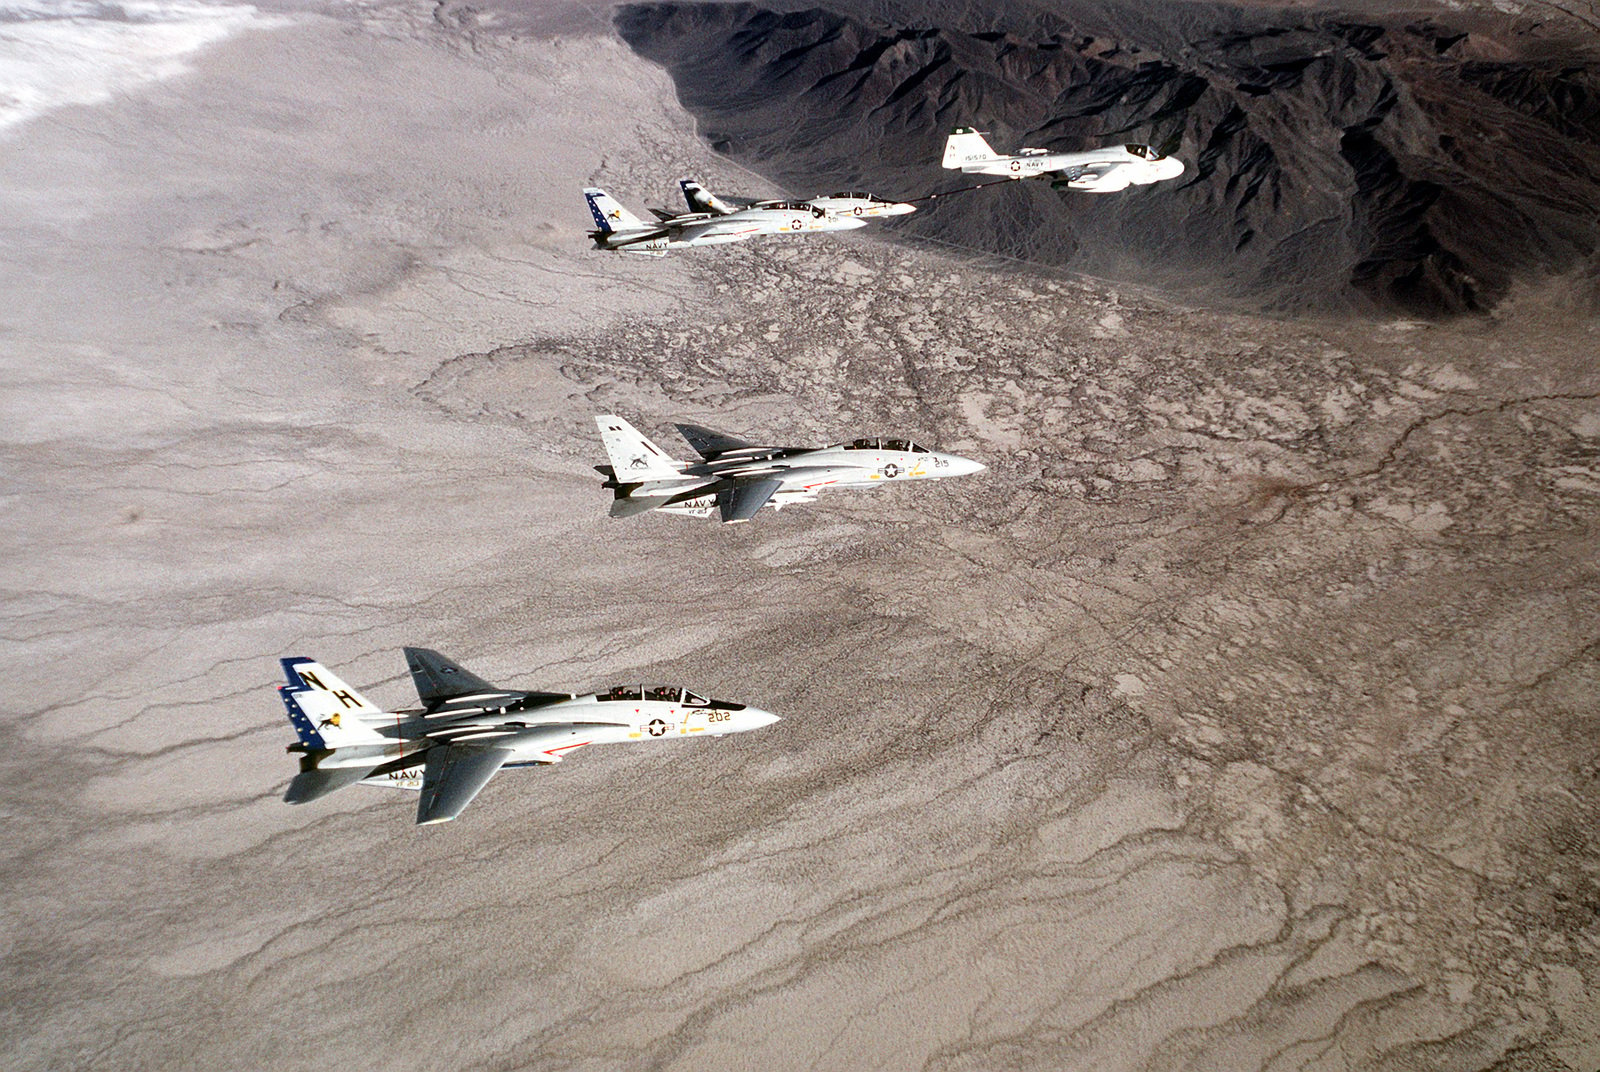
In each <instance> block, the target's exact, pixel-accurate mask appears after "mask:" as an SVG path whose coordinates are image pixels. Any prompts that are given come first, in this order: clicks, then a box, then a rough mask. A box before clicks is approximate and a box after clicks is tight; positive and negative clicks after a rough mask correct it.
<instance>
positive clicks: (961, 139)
mask: <svg viewBox="0 0 1600 1072" xmlns="http://www.w3.org/2000/svg"><path fill="white" fill-rule="evenodd" d="M998 157H999V154H998V153H996V152H995V151H994V150H993V149H992V148H990V146H989V143H988V142H987V141H985V140H984V137H983V135H982V134H979V133H978V132H977V131H976V130H974V129H972V128H971V127H957V128H956V129H955V130H953V131H951V132H950V136H949V137H948V138H946V139H945V143H944V161H943V165H944V166H945V167H947V168H956V169H959V168H960V167H961V166H962V165H964V164H976V163H980V162H982V161H984V160H995V159H998Z"/></svg>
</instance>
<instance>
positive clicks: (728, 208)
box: [678, 179, 917, 220]
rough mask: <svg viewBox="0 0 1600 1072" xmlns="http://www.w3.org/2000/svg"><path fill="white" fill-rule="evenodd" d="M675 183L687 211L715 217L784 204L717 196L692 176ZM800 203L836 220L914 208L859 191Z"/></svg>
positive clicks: (895, 213) (874, 216) (867, 217)
mask: <svg viewBox="0 0 1600 1072" xmlns="http://www.w3.org/2000/svg"><path fill="white" fill-rule="evenodd" d="M678 186H679V187H680V188H681V189H682V190H683V199H684V200H685V201H687V202H688V203H689V211H691V212H709V213H713V214H715V215H718V216H727V215H731V214H732V213H735V212H740V211H742V210H744V209H750V208H773V207H776V206H779V205H783V204H785V203H786V202H782V201H748V200H745V199H744V198H737V197H728V198H724V197H718V196H717V195H716V194H714V193H712V192H711V191H710V190H707V189H706V188H705V187H704V186H701V185H700V183H699V182H697V181H696V180H694V179H679V180H678ZM803 203H804V204H806V205H809V206H811V208H813V209H821V210H822V211H823V212H825V213H827V215H828V216H830V217H833V218H836V219H858V220H871V219H881V218H883V217H885V216H904V215H907V214H909V213H912V212H915V211H917V206H916V205H913V204H910V203H908V202H905V201H885V200H884V199H883V198H881V197H876V196H874V195H872V194H869V193H863V192H859V191H851V192H849V193H838V194H825V195H824V194H819V195H817V196H816V197H808V198H806V199H805V201H804V202H803Z"/></svg>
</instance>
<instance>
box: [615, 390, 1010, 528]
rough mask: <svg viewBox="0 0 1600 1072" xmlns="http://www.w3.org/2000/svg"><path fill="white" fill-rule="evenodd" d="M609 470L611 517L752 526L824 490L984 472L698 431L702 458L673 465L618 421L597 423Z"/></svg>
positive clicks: (902, 446) (927, 457)
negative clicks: (678, 517) (660, 516)
mask: <svg viewBox="0 0 1600 1072" xmlns="http://www.w3.org/2000/svg"><path fill="white" fill-rule="evenodd" d="M594 420H595V424H597V425H598V426H599V428H600V438H601V439H602V440H603V441H604V443H605V447H606V455H607V456H608V457H609V458H610V459H611V464H610V465H597V466H595V468H596V469H597V470H598V471H599V472H600V473H601V474H602V475H604V476H605V477H606V482H605V485H604V486H605V487H607V488H611V489H612V490H613V491H615V493H616V499H615V501H613V502H612V504H611V516H612V517H632V516H633V515H634V514H642V513H645V512H646V511H648V510H664V511H666V512H667V513H671V514H688V515H690V516H693V517H710V516H711V515H713V514H717V515H720V516H721V518H722V520H723V522H724V523H728V522H734V521H748V520H750V519H751V518H752V517H754V516H755V515H756V512H757V511H758V510H760V509H761V508H762V507H763V506H766V505H767V504H769V503H770V504H771V505H772V508H773V509H775V510H776V509H781V508H782V507H784V506H789V505H792V504H794V503H803V502H813V501H815V499H816V497H817V492H819V491H821V490H822V489H823V488H873V487H882V486H883V485H885V484H898V483H900V482H901V481H905V480H936V479H938V478H940V477H947V476H965V475H966V474H968V473H976V472H980V471H981V470H983V469H984V468H985V467H984V466H983V465H982V464H981V463H979V462H975V461H971V460H970V459H967V458H960V457H957V456H956V455H954V454H938V453H935V452H934V451H931V450H929V449H928V448H927V447H922V446H918V445H917V444H915V443H913V442H911V441H910V440H908V439H881V438H878V437H870V438H864V439H857V440H853V441H851V442H849V443H835V444H833V445H832V446H829V447H767V446H759V445H757V444H755V443H747V442H745V441H744V440H742V439H735V438H734V437H732V436H728V435H723V434H722V433H721V432H714V431H712V430H711V429H709V428H702V427H700V426H699V425H695V424H680V425H678V426H677V428H678V431H679V432H680V433H682V435H683V438H685V439H687V440H688V441H689V445H690V446H692V447H693V448H694V449H695V450H696V451H697V452H698V453H699V455H700V460H699V461H692V462H680V461H674V460H673V459H672V458H670V457H669V456H668V455H667V453H666V452H665V451H663V450H662V449H661V448H660V447H658V446H656V445H655V444H654V443H652V442H650V440H648V439H646V438H645V437H644V436H643V435H641V434H640V433H639V430H638V429H636V428H634V427H633V425H631V424H629V423H628V422H627V421H625V420H623V419H622V418H621V417H618V416H616V415H615V414H606V415H604V416H599V417H596V418H595V419H594Z"/></svg>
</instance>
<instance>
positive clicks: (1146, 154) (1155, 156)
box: [1123, 145, 1165, 160]
mask: <svg viewBox="0 0 1600 1072" xmlns="http://www.w3.org/2000/svg"><path fill="white" fill-rule="evenodd" d="M1123 148H1124V149H1126V150H1128V152H1130V153H1132V154H1133V155H1134V156H1137V157H1139V158H1140V159H1141V160H1162V159H1165V158H1164V157H1163V156H1162V155H1161V154H1160V153H1158V152H1156V151H1155V150H1154V149H1152V148H1151V147H1150V146H1148V145H1124V146H1123Z"/></svg>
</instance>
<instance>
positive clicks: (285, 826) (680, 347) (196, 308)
mask: <svg viewBox="0 0 1600 1072" xmlns="http://www.w3.org/2000/svg"><path fill="white" fill-rule="evenodd" d="M267 16H270V19H268V18H267ZM262 19H263V21H262V23H261V24H260V25H257V24H254V23H251V24H248V25H244V26H243V28H242V29H239V30H238V31H237V32H235V33H233V35H232V36H229V37H227V38H226V39H225V40H219V41H216V42H213V43H211V44H209V45H208V46H206V47H205V48H204V49H202V50H200V51H198V52H195V53H193V54H192V55H190V56H189V57H188V58H187V60H186V63H187V66H188V69H187V71H185V72H183V73H178V74H175V75H173V76H171V77H168V78H165V79H163V80H160V81H155V82H149V83H145V84H141V85H139V86H137V87H134V88H131V89H127V90H125V91H122V92H119V94H118V95H117V96H116V97H115V98H114V99H112V100H110V101H107V102H103V103H90V104H83V105H70V106H64V107H61V108H58V109H56V110H53V111H50V112H48V113H46V114H42V115H40V116H37V117H35V118H31V119H29V120H28V121H26V122H24V123H20V124H17V125H15V126H13V127H10V128H7V129H6V130H4V131H3V132H0V138H4V141H0V251H3V256H0V361H3V363H4V370H5V380H4V387H3V389H0V405H3V411H0V412H3V421H0V451H3V453H0V474H3V483H0V494H3V498H0V504H3V512H0V541H3V543H0V547H3V556H4V562H5V566H6V568H5V570H4V579H3V582H0V593H3V595H0V598H3V618H4V640H3V642H0V650H3V651H4V652H5V655H6V662H7V664H8V666H9V668H10V669H9V675H8V683H7V686H6V688H5V690H4V697H5V699H4V704H3V708H0V734H3V743H4V748H3V751H0V756H3V760H0V763H3V766H0V771H3V781H4V784H5V787H6V790H5V793H4V795H3V804H0V813H3V814H4V816H5V818H6V819H7V820H9V822H8V828H7V835H6V837H5V839H4V841H3V842H0V860H3V864H0V875H3V891H4V897H3V900H0V958H3V959H0V988H3V999H0V1065H3V1066H4V1067H6V1068H13V1069H41V1070H42V1069H67V1068H96V1069H110V1068H117V1069H262V1068H272V1069H279V1070H287V1069H318V1070H327V1069H331V1068H397V1067H404V1068H407V1069H414V1070H418V1072H420V1070H424V1069H483V1070H501V1069H504V1070H511V1069H541V1070H542V1069H552V1070H555V1069H562V1070H567V1069H570V1070H601V1069H663V1070H666V1069H674V1070H689V1069H695V1070H711V1069H750V1068H762V1069H771V1070H775V1072H776V1070H787V1069H857V1068H862V1069H865V1068H872V1069H883V1070H898V1069H949V1070H955V1069H966V1070H979V1069H1037V1070H1053V1069H1093V1070H1096V1072H1111V1070H1123V1069H1126V1070H1149V1072H1155V1070H1178V1069H1193V1070H1213V1069H1215V1070H1256V1069H1260V1070H1272V1072H1286V1070H1290V1069H1299V1070H1335V1069H1395V1070H1400V1069H1408V1070H1409V1069H1500V1070H1506V1072H1535V1070H1540V1072H1543V1070H1562V1069H1568V1070H1571V1072H1594V1070H1595V1069H1597V1068H1600V834H1597V819H1600V733H1597V728H1600V723H1597V716H1600V709H1597V701H1596V695H1597V686H1600V615H1597V613H1596V609H1595V608H1596V596H1597V593H1600V551H1597V547H1600V544H1597V527H1600V367H1597V365H1596V362H1595V354H1596V352H1597V349H1600V330H1597V322H1596V320H1595V319H1594V317H1593V316H1592V315H1591V314H1590V313H1589V312H1588V311H1587V309H1586V308H1583V307H1581V306H1577V307H1575V306H1574V304H1573V303H1572V302H1570V301H1567V300H1566V296H1567V295H1568V294H1569V292H1570V287H1569V286H1568V283H1567V281H1563V280H1553V281H1550V282H1549V283H1547V284H1543V285H1538V286H1535V285H1528V286H1525V287H1523V288H1521V289H1520V290H1519V291H1518V292H1517V293H1515V294H1514V295H1513V296H1512V297H1511V298H1510V299H1508V300H1507V301H1505V302H1503V303H1502V304H1501V305H1500V306H1499V307H1497V309H1496V310H1495V312H1494V313H1492V314H1490V315H1482V316H1474V317H1467V318H1461V319H1456V320H1449V321H1441V322H1423V321H1409V320H1398V319H1393V318H1382V317H1379V318H1366V319H1360V320H1353V319H1352V320H1333V319H1329V320H1315V319H1299V320H1283V319H1269V318H1265V317H1260V316H1255V315H1251V314H1246V313H1232V312H1220V311H1212V310H1206V309H1200V308H1193V307H1188V306H1184V305H1180V304H1175V303H1174V302H1172V301H1171V300H1168V299H1164V298H1162V297H1161V296H1159V295H1158V294H1156V293H1154V292H1144V291H1140V290H1138V289H1136V288H1131V287H1126V286H1119V287H1116V288H1113V287H1112V286H1110V285H1108V284H1104V283H1099V282H1095V281H1093V280H1088V279H1082V278H1077V277H1074V276H1072V275H1070V274H1067V273H1065V272H1061V271H1056V270H1045V269H1040V268H1034V267H1030V266H1028V265H1026V264H1022V263H1019V262H1014V261H1008V260H1002V259H994V258H985V257H982V256H979V255H976V254H971V253H968V252H966V251H963V250H960V249H957V248H950V247H944V246H936V245H932V244H918V243H916V242H913V241H910V240H906V239H896V238H895V237H894V235H893V234H892V232H891V229H887V228H886V229H884V230H883V231H882V232H877V231H862V232H859V233H857V234H854V235H850V236H847V237H835V236H822V237H818V238H815V239H811V240H784V239H775V240H772V241H768V242H764V243H757V242H751V243H747V244H744V245H741V246H731V247H724V248H719V249H708V250H696V251H691V253H689V254H686V255H678V256H672V257H669V258H665V259H662V260H659V261H658V260H650V259H640V260H632V259H627V258H623V257H619V256H614V255H609V254H602V253H599V252H595V251H593V250H590V249H589V248H587V242H586V240H585V238H584V232H585V231H586V230H587V228H588V226H589V220H588V218H587V213H586V211H585V209H584V205H583V202H582V199H581V197H580V196H579V194H578V190H579V188H580V187H582V186H584V185H591V184H593V185H600V186H603V187H605V188H607V189H609V190H611V191H612V192H613V193H615V194H616V195H618V196H619V198H621V199H622V200H623V201H624V202H625V203H627V204H629V205H630V207H634V208H635V209H636V210H637V209H639V208H642V207H643V206H644V205H646V204H660V203H662V201H663V199H664V198H665V197H666V195H667V193H669V192H671V191H673V190H674V189H675V187H674V180H675V179H676V178H677V177H678V176H679V175H685V174H692V175H697V176H699V177H701V178H702V179H704V180H705V181H707V183H708V184H709V185H711V186H712V187H713V188H717V189H727V190H736V191H739V192H743V193H748V194H751V195H773V194H778V193H781V192H782V191H779V190H777V189H776V188H774V187H771V186H770V185H767V184H764V183H763V182H762V180H760V179H759V178H757V177H755V176H753V175H751V174H749V173H746V172H744V171H742V170H740V169H739V168H737V167H735V166H734V165H733V164H731V163H730V162H728V161H727V160H726V159H724V158H721V157H718V156H716V155H714V154H713V153H711V151H710V150H709V149H708V148H706V147H705V146H704V144H703V143H702V142H701V141H700V140H699V139H698V138H697V135H696V129H695V124H694V122H693V120H692V119H691V117H690V116H689V115H688V114H686V113H685V112H684V111H682V110H681V109H680V108H679V106H678V104H677V103H676V98H675V96H674V92H673V86H672V83H671V81H670V80H669V78H668V77H667V75H666V74H665V73H664V72H663V71H662V70H660V69H659V68H657V67H654V66H652V65H651V64H649V63H647V62H645V61H644V60H641V59H639V58H638V57H636V56H635V55H634V54H633V53H632V52H631V51H630V50H629V49H628V48H627V46H626V45H624V44H623V43H622V42H621V41H620V40H619V39H618V38H617V37H616V35H615V33H614V32H613V31H612V30H611V28H610V26H609V23H608V22H607V19H606V17H605V10H604V8H603V7H602V6H600V5H595V6H593V7H592V8H585V7H583V6H580V5H573V6H570V7H561V6H559V5H551V7H550V9H549V10H548V11H547V12H545V17H543V18H539V19H533V20H531V21H530V23H529V24H528V25H527V26H526V27H523V28H520V29H518V30H517V31H516V32H510V31H509V30H508V31H505V32H498V33H497V32H489V30H485V29H480V30H478V31H474V32H466V31H463V30H461V29H460V28H459V27H457V26H455V25H453V24H451V23H450V22H449V20H439V19H435V18H434V14H433V9H432V8H431V7H430V5H427V4H406V3H384V2H374V3H366V4H359V5H327V6H324V5H320V4H281V5H268V7H267V8H266V9H264V14H263V16H262ZM791 192H793V193H800V194H807V193H814V192H818V191H810V190H805V191H791ZM882 192H885V193H899V192H900V191H882ZM606 412H616V413H620V414H623V415H624V416H626V417H628V418H629V419H630V420H632V421H634V422H635V423H636V424H638V425H639V427H640V428H641V430H643V431H644V432H645V433H646V434H647V435H651V436H652V437H654V438H655V439H656V441H657V442H658V443H660V444H661V445H662V446H663V447H666V448H667V449H669V450H674V451H686V450H687V447H686V445H684V444H683V443H682V442H681V440H680V439H678V438H677V436H676V435H675V434H674V433H673V431H672V428H671V424H672V422H673V421H674V420H687V421H694V422H698V423H703V424H708V425H712V426H714V427H718V428H721V429H725V430H727V431H729V432H731V433H734V434H737V435H743V436H746V437H748V438H751V439H755V440H758V441H772V442H782V443H796V444H803V443H824V442H832V441H837V440H840V439H845V438H850V437H852V436H854V435H857V434H884V435H889V434H895V435H907V436H910V437H912V438H915V439H916V440H917V441H918V442H926V443H927V444H929V445H931V446H933V447H935V448H937V449H943V450H949V451H955V452H958V453H961V454H964V455H968V456H971V457H974V458H978V459H980V460H982V461H984V462H986V463H987V464H988V465H989V471H988V472H987V473H984V474H981V475H979V476H976V477H970V478H966V479H963V480H958V481H945V482H938V483H929V484H926V485H922V486H916V487H899V488H890V489H887V490H883V491H878V492H874V493H870V494H869V493H860V494H844V493H839V494H834V495H824V496H823V497H822V499H821V501H819V502H818V503H816V504H814V505H811V506H807V507H796V508H793V509H789V510H785V511H783V512H782V513H774V512H772V511H764V512H763V513H762V515H761V516H759V517H758V518H757V519H756V520H755V521H754V522H753V523H751V524H748V525H742V526H733V527H728V528H721V527H718V526H716V525H713V524H709V523H701V522H697V521H695V520H691V519H684V518H675V517H665V516H646V517H642V518H636V519H631V520H628V521H613V520H610V519H608V518H607V517H606V516H605V515H606V505H607V493H605V492H603V491H602V490H601V489H600V487H599V477H598V476H597V475H596V474H595V473H594V471H593V469H592V466H594V465H595V464H597V463H600V462H602V461H604V456H603V452H602V450H601V448H600V443H599V441H598V437H597V436H596V434H595V431H594V425H593V422H592V415H593V414H595V413H606ZM407 643H412V644H422V645H426V646H429V647H434V648H438V649H440V650H441V651H445V652H448V653H449V654H450V655H452V656H453V657H455V658H457V659H459V660H461V661H462V662H463V663H464V664H465V665H467V666H468V667H470V668H471V669H472V670H474V671H475V672H477V673H479V674H481V675H483V676H484V677H486V678H488V679H489V680H491V681H495V682H497V683H499V684H502V685H505V686H507V687H513V688H528V689H537V688H552V689H562V690H573V691H587V690H589V689H591V688H595V687H603V686H606V685H610V684H613V683H614V682H615V681H638V680H647V681H658V680H661V681H676V682H681V683H682V684H684V685H686V686H688V687H690V688H693V689H696V690H698V691H703V692H706V693H709V694H712V695H717V696H725V697H727V698H730V699H735V700H741V701H745V702H749V703H752V704H756V705H759V706H761V707H763V708H766V709H769V710H772V711H775V712H777V713H779V714H781V715H782V716H784V721H783V722H781V723H779V724H778V725H776V726H774V727H772V728H771V729H768V730H764V731H762V732H761V733H754V734H747V735H742V736H735V737H729V738H727V739H724V740H720V741H715V742H703V743H698V744H684V745H683V746H681V747H678V746H662V747H659V748H649V749H644V748H641V749H632V748H606V749H602V748H595V749H590V750H587V751H586V752H583V753H580V754H578V755H576V756H575V757H573V758H572V759H571V761H569V762H565V763H562V764H560V765H558V766H555V767H552V768H549V769H541V770H533V771H525V772H508V773H506V774H504V775H502V776H501V777H499V778H497V779H496V780H495V781H494V783H493V784H492V785H491V786H490V787H489V788H488V789H486V790H485V791H484V793H483V794H482V796H480V797H479V798H478V800H477V801H476V802H475V803H474V804H473V805H472V807H471V808H470V809H469V810H468V811H467V812H466V813H465V814H464V815H463V817H462V818H461V819H460V820H458V821H456V822H454V823H451V824H448V825H446V826H442V827H437V828H421V829H419V828H415V827H413V826H412V817H413V816H412V813H413V811H414V807H415V798H414V797H413V796H411V795H409V794H404V793H399V792H380V791H377V790H371V789H367V788H364V787H357V788H354V789H351V790H347V791H345V792H341V793H339V794H336V795H334V796H332V797H329V798H327V799H324V800H321V801H317V802H314V803H312V804H309V805H306V806H303V807H297V808H291V807H288V806H286V805H284V804H283V803H282V802H281V799H280V798H281V796H282V793H283V789H284V786H285V784H286V783H287V781H288V779H289V777H290V775H291V774H292V773H293V770H294V764H293V761H292V758H291V757H289V756H286V755H285V754H284V752H283V747H284V745H286V744H287V743H289V742H290V740H292V738H293V735H292V732H291V730H290V728H289V726H288V724H287V722H286V721H285V720H284V718H283V715H282V709H281V707H280V705H279V703H278V701H277V698H276V697H275V695H274V693H273V685H274V684H275V683H276V681H277V680H278V668H277V664H276V659H277V658H278V657H279V656H287V655H301V654H303V655H308V656H312V657H315V658H317V659H319V660H320V661H322V662H324V663H326V664H327V665H328V666H330V667H333V668H336V669H337V670H338V672H339V673H340V674H341V676H343V677H345V678H346V679H347V680H348V681H350V682H351V683H352V684H354V685H356V686H357V687H358V688H361V689H363V690H364V691H365V692H366V693H367V694H368V695H369V696H371V697H372V698H373V699H374V700H376V701H377V702H379V703H382V704H387V705H391V706H395V707H398V706H405V705H409V704H411V703H412V702H413V700H414V696H413V694H412V693H411V686H410V683H409V680H408V678H407V676H406V674H405V667H404V664H403V661H402V659H401V656H400V647H401V646H402V645H403V644H407Z"/></svg>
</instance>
